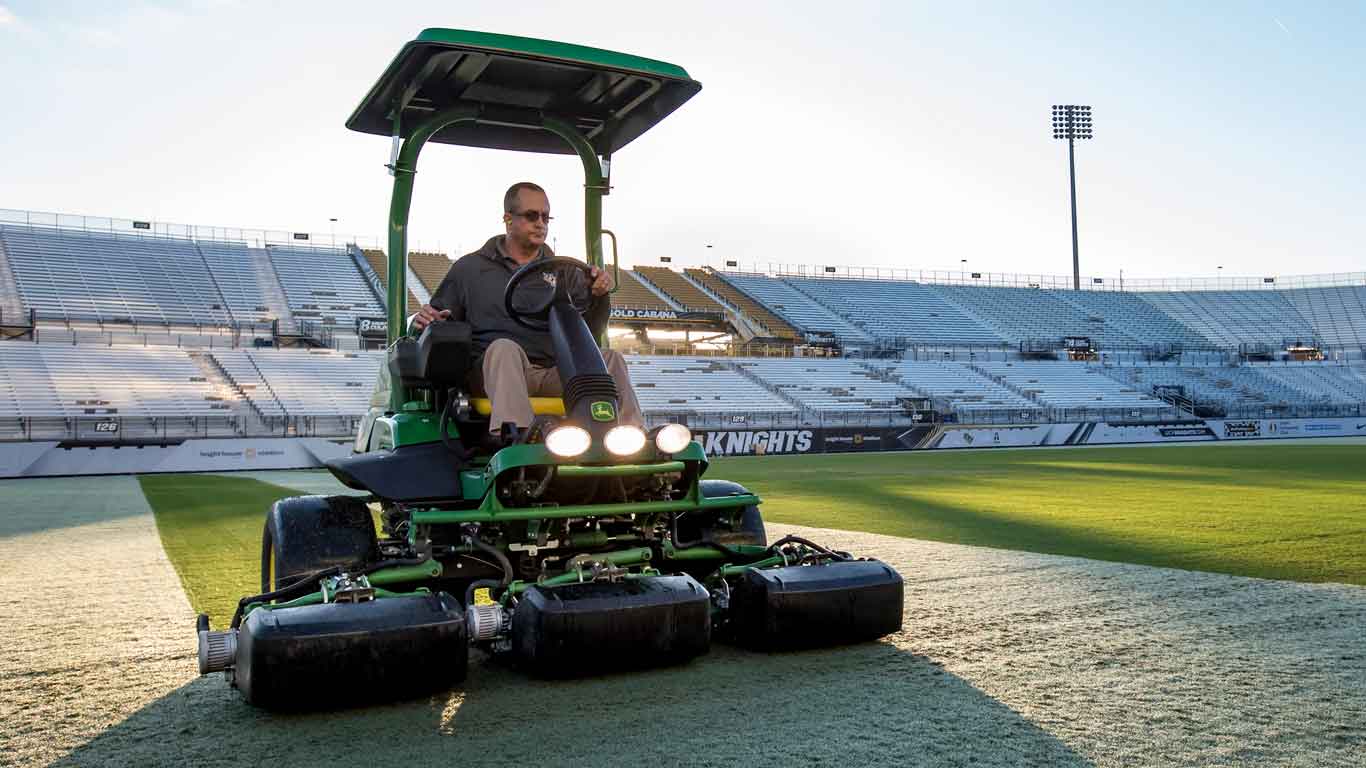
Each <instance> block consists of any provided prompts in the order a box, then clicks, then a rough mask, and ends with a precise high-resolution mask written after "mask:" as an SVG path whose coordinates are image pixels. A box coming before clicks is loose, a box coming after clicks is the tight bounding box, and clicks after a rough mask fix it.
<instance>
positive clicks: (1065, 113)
mask: <svg viewBox="0 0 1366 768" xmlns="http://www.w3.org/2000/svg"><path fill="white" fill-rule="evenodd" d="M1093 135H1094V134H1093V133H1092V128H1091V107H1090V106H1088V105H1085V104H1054V105H1053V138H1054V139H1058V140H1062V139H1066V140H1067V179H1068V183H1069V185H1070V187H1071V190H1072V289H1073V290H1076V291H1080V290H1081V257H1080V255H1079V254H1078V248H1077V161H1076V152H1075V149H1074V146H1075V143H1076V141H1077V140H1078V139H1081V140H1083V141H1085V140H1089V139H1091V138H1092V137H1093Z"/></svg>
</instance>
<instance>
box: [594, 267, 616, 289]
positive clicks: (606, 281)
mask: <svg viewBox="0 0 1366 768" xmlns="http://www.w3.org/2000/svg"><path fill="white" fill-rule="evenodd" d="M588 270H589V272H588V273H589V274H590V275H592V276H593V295H594V296H603V295H605V294H607V293H608V292H610V291H611V290H612V289H613V288H614V287H616V283H615V282H613V280H612V273H611V272H608V271H607V270H605V269H598V268H597V267H589V268H588Z"/></svg>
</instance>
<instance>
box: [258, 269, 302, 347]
mask: <svg viewBox="0 0 1366 768" xmlns="http://www.w3.org/2000/svg"><path fill="white" fill-rule="evenodd" d="M248 250H249V251H250V253H251V265H252V268H253V269H255V270H256V282H257V284H258V285H260V286H261V292H262V294H263V295H262V298H264V299H265V301H266V306H267V307H269V308H270V312H271V314H272V315H274V316H275V317H277V318H279V319H280V333H281V334H282V335H285V336H292V335H294V334H296V333H298V332H299V324H298V323H296V322H295V321H294V313H293V312H290V311H289V301H288V300H286V299H285V289H284V288H283V287H281V285H280V275H279V274H277V273H276V272H275V265H274V264H272V263H271V261H270V253H269V252H267V251H266V249H264V248H250V249H248Z"/></svg>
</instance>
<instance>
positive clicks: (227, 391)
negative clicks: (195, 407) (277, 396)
mask: <svg viewBox="0 0 1366 768" xmlns="http://www.w3.org/2000/svg"><path fill="white" fill-rule="evenodd" d="M186 354H187V355H189V358H190V361H191V362H193V363H194V364H195V366H196V367H197V368H199V370H200V371H202V372H203V373H204V378H205V379H206V380H207V382H208V383H209V385H210V386H212V387H213V390H214V392H215V393H216V394H217V395H218V396H219V397H220V398H221V399H222V401H223V402H225V403H227V404H228V405H229V406H230V407H231V409H232V415H233V416H234V417H235V419H236V421H237V431H238V434H240V435H243V436H246V435H247V434H248V429H247V424H248V422H249V421H251V420H253V419H254V420H257V421H259V420H260V417H261V412H260V411H259V410H257V409H256V407H255V406H254V405H252V403H251V401H250V400H249V399H248V398H247V396H246V393H244V392H243V391H242V389H241V387H238V386H237V384H236V382H234V381H233V380H232V379H231V378H229V377H228V375H227V373H226V372H225V371H224V370H223V369H222V368H221V367H219V365H218V361H217V360H214V359H213V356H212V355H210V354H208V353H207V352H186Z"/></svg>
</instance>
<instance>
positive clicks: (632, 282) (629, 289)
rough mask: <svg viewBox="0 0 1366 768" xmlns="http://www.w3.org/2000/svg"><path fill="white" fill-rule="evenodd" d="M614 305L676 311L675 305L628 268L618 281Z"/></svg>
mask: <svg viewBox="0 0 1366 768" xmlns="http://www.w3.org/2000/svg"><path fill="white" fill-rule="evenodd" d="M612 306H613V307H615V308H618V309H647V310H655V311H661V312H673V311H676V309H675V308H674V307H672V306H670V305H669V303H668V302H667V301H665V300H664V299H661V298H660V297H659V295H658V294H656V293H655V292H654V291H652V290H650V289H649V287H648V286H646V285H645V283H643V282H641V280H640V278H638V277H636V276H635V274H633V273H632V272H631V271H630V270H628V269H623V270H622V271H621V280H620V281H619V282H618V283H617V291H616V293H613V294H612Z"/></svg>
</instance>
